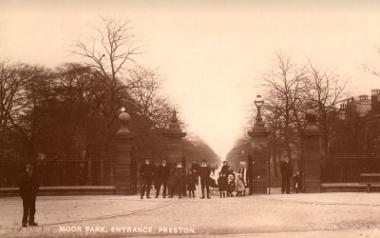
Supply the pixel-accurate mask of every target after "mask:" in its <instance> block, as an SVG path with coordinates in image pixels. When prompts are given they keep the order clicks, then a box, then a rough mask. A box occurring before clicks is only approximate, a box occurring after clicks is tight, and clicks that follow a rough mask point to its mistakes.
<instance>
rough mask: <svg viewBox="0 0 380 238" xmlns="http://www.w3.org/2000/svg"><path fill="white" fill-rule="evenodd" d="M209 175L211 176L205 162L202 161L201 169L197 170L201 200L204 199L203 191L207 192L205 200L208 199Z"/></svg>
mask: <svg viewBox="0 0 380 238" xmlns="http://www.w3.org/2000/svg"><path fill="white" fill-rule="evenodd" d="M210 175H211V169H210V167H209V166H208V165H207V162H206V160H202V164H201V167H200V168H199V176H200V177H201V187H202V197H201V199H204V198H205V189H206V192H207V194H206V195H207V198H208V199H210V198H211V197H210V184H209V183H210Z"/></svg>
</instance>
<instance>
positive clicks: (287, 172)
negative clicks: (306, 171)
mask: <svg viewBox="0 0 380 238" xmlns="http://www.w3.org/2000/svg"><path fill="white" fill-rule="evenodd" d="M281 177H282V185H281V193H282V194H284V193H287V194H289V193H290V178H291V177H292V165H291V164H290V161H289V157H288V155H285V156H284V159H283V160H282V161H281Z"/></svg>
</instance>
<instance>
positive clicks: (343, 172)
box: [321, 155, 380, 183]
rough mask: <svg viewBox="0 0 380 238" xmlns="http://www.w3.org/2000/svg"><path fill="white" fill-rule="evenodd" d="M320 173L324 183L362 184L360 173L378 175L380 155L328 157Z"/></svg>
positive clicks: (379, 171)
mask: <svg viewBox="0 0 380 238" xmlns="http://www.w3.org/2000/svg"><path fill="white" fill-rule="evenodd" d="M321 172H322V174H321V180H322V182H324V183H358V182H362V181H361V177H360V174H361V173H380V155H330V156H328V157H327V158H326V159H325V161H324V163H323V166H322V170H321Z"/></svg>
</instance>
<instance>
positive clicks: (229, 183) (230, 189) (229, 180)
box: [227, 173, 235, 197]
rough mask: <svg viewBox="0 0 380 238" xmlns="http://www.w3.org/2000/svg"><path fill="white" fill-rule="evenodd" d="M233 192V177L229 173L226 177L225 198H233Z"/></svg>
mask: <svg viewBox="0 0 380 238" xmlns="http://www.w3.org/2000/svg"><path fill="white" fill-rule="evenodd" d="M233 191H235V176H234V174H232V173H231V174H229V175H228V177H227V197H233V196H234V195H233V194H232V193H233Z"/></svg>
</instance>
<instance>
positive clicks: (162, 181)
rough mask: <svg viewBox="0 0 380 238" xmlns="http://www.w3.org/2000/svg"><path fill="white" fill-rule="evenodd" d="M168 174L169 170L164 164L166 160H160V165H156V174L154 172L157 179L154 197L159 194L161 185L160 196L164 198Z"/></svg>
mask: <svg viewBox="0 0 380 238" xmlns="http://www.w3.org/2000/svg"><path fill="white" fill-rule="evenodd" d="M169 175H170V170H169V167H168V166H167V164H166V160H162V161H161V165H160V166H158V168H157V174H156V179H157V181H156V184H157V188H156V189H157V191H156V198H158V195H159V194H160V188H161V185H162V187H163V191H162V197H163V198H166V192H167V185H168V180H169Z"/></svg>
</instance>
